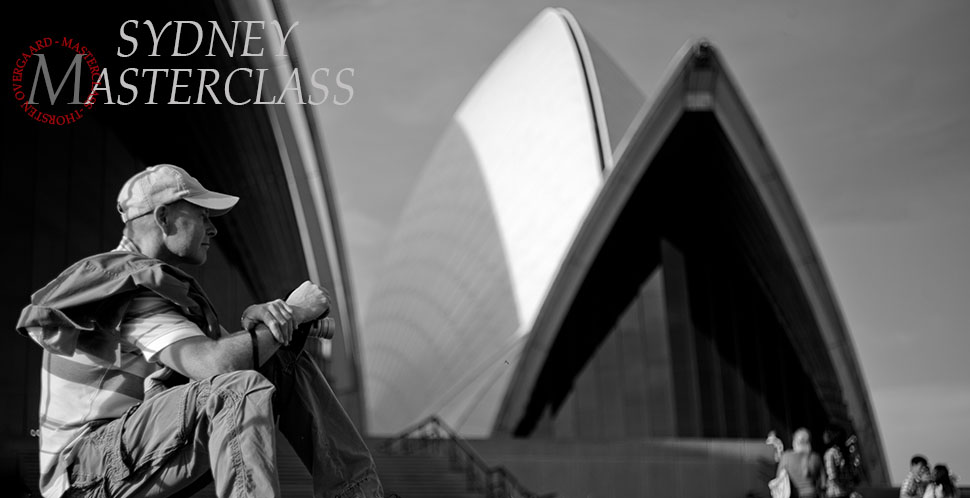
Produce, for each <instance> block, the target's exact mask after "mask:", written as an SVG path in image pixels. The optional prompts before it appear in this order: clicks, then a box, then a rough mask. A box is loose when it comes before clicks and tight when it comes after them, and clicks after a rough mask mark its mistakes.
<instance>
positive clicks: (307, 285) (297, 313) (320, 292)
mask: <svg viewBox="0 0 970 498" xmlns="http://www.w3.org/2000/svg"><path fill="white" fill-rule="evenodd" d="M286 304H288V305H289V306H290V308H291V309H292V311H293V318H294V319H295V321H296V323H297V324H301V323H306V322H309V321H312V320H316V319H317V318H319V317H321V316H323V314H324V313H326V312H327V311H330V296H329V295H328V294H327V291H326V289H324V288H323V287H320V286H319V285H317V284H315V283H313V282H310V281H309V280H307V281H306V282H303V283H302V284H300V286H299V287H297V288H296V290H295V291H293V292H292V293H290V296H289V297H287V298H286Z"/></svg>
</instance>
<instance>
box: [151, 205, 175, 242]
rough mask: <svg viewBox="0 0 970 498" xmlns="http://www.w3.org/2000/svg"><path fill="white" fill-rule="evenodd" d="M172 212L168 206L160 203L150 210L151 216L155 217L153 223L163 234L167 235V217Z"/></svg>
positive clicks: (169, 216) (168, 217)
mask: <svg viewBox="0 0 970 498" xmlns="http://www.w3.org/2000/svg"><path fill="white" fill-rule="evenodd" d="M171 215H172V212H171V210H170V209H169V208H168V206H165V205H162V206H158V207H156V208H155V211H154V212H152V216H153V217H154V219H155V225H156V226H158V229H159V230H161V231H162V233H163V234H165V235H168V231H169V230H168V227H169V219H170V218H171Z"/></svg>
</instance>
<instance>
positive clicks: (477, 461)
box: [380, 415, 558, 498]
mask: <svg viewBox="0 0 970 498" xmlns="http://www.w3.org/2000/svg"><path fill="white" fill-rule="evenodd" d="M439 431H440V432H444V435H445V436H447V437H446V438H443V439H448V440H450V441H451V442H452V443H453V444H454V446H455V447H457V448H458V449H459V450H461V452H462V453H463V454H464V455H465V458H466V461H467V462H469V463H471V464H472V465H473V466H474V467H475V469H477V470H478V471H479V472H480V473H481V474H483V475H484V476H485V480H486V482H485V493H486V496H487V497H488V498H508V497H511V496H516V497H522V498H556V497H557V496H558V495H557V494H556V493H555V492H552V493H546V494H542V495H540V494H537V493H533V492H532V491H530V490H529V489H528V488H526V487H525V486H523V485H522V483H520V482H519V480H518V479H516V477H515V476H514V475H513V474H512V473H511V472H509V470H508V469H506V468H505V467H504V466H501V465H499V466H495V467H491V466H489V465H488V463H486V462H485V459H484V458H482V457H481V455H479V454H478V452H477V451H475V449H474V448H472V447H471V446H470V445H469V444H468V442H467V441H465V440H464V439H463V438H462V437H461V436H459V435H458V432H456V431H455V430H454V429H452V428H451V427H450V426H449V425H448V424H446V423H445V422H444V421H443V420H441V419H440V418H438V416H437V415H431V416H429V417H428V418H426V419H424V420H422V421H421V422H418V423H417V424H414V425H413V426H411V427H410V428H408V429H406V430H404V431H403V432H401V433H400V434H398V435H397V436H396V437H393V438H391V439H389V440H387V441H385V442H384V443H383V444H381V446H380V449H381V450H382V451H384V452H388V453H390V452H392V451H393V448H394V447H395V446H397V445H399V444H400V443H402V442H403V441H405V440H413V439H415V437H413V436H415V435H416V436H418V437H417V439H422V440H437V439H442V437H441V435H440V434H439ZM468 470H469V471H471V470H472V469H470V468H469V469H468ZM473 477H474V476H473V475H472V474H471V473H470V472H469V475H468V479H469V481H471V480H472V479H473ZM469 484H471V482H469ZM509 488H511V489H509ZM510 491H514V492H515V494H514V495H513V494H511V493H510Z"/></svg>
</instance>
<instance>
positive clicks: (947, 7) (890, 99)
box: [286, 0, 970, 484]
mask: <svg viewBox="0 0 970 498" xmlns="http://www.w3.org/2000/svg"><path fill="white" fill-rule="evenodd" d="M286 6H287V9H288V14H289V18H290V21H291V22H292V21H298V22H299V25H298V27H297V28H296V30H295V33H296V34H295V35H294V36H295V37H296V42H297V43H298V44H299V49H300V54H299V57H300V58H301V63H302V65H303V67H304V68H308V69H312V68H318V67H329V68H331V69H332V71H336V70H339V69H340V68H353V69H354V75H353V77H352V78H348V79H347V80H348V81H349V82H350V83H351V84H352V85H353V88H354V96H353V99H352V101H351V102H350V103H349V104H347V105H345V106H336V105H332V104H326V105H322V106H318V107H317V108H316V111H317V117H318V119H319V122H320V124H321V126H322V129H323V135H324V136H323V140H324V147H325V148H326V150H327V156H328V157H327V159H328V161H329V165H330V169H331V174H332V176H333V178H334V180H335V184H336V189H337V200H338V205H339V209H340V215H341V218H342V222H343V227H344V232H345V237H346V241H345V242H346V245H347V248H348V252H349V256H350V265H351V271H352V276H353V278H354V283H355V285H356V289H355V291H356V295H357V302H358V304H359V309H358V311H359V312H360V315H361V316H363V312H364V311H365V310H366V306H367V298H368V295H369V293H370V292H371V290H372V289H373V288H374V285H375V282H376V280H377V279H378V278H379V275H378V274H377V269H378V268H379V265H380V263H381V261H382V259H383V257H384V255H385V254H386V252H387V251H388V250H392V249H391V248H388V247H386V243H387V240H388V237H389V235H390V232H391V230H392V229H393V227H394V225H395V224H396V223H397V217H398V213H400V212H401V210H402V208H403V205H404V203H405V202H406V200H407V197H408V195H409V193H410V191H411V188H412V186H413V185H414V182H415V181H416V179H417V177H418V175H419V174H420V172H421V169H422V167H423V165H424V164H425V162H426V161H427V159H428V157H429V155H430V153H431V150H432V148H433V147H434V145H435V143H436V141H437V139H438V137H439V136H440V135H441V133H442V132H443V131H444V129H445V127H446V125H447V123H448V121H449V119H450V117H451V116H452V114H453V113H454V111H455V110H456V109H457V107H458V106H459V104H460V103H461V101H462V99H463V98H464V96H465V95H466V94H467V92H468V91H469V90H470V89H471V88H472V85H473V84H474V83H475V82H476V81H477V80H478V78H479V77H480V76H481V75H482V73H483V72H484V71H485V69H486V68H487V67H488V65H489V64H490V63H491V62H492V61H493V60H494V59H495V57H496V56H497V55H498V54H499V53H500V52H501V51H502V49H503V48H504V47H505V46H506V45H507V44H508V43H509V42H510V41H511V40H512V39H513V38H514V37H515V35H516V34H518V33H519V31H521V30H522V29H523V28H524V27H525V26H526V25H527V24H528V23H529V21H530V20H531V19H532V18H533V17H535V15H536V14H537V13H538V12H539V11H540V10H541V9H542V8H543V7H549V6H560V7H566V8H568V9H569V10H570V11H572V13H573V14H574V15H575V16H576V18H577V19H578V21H579V22H580V24H581V25H582V26H583V27H584V29H585V31H586V32H587V34H588V35H590V36H592V37H593V38H595V39H596V40H597V41H598V42H599V43H600V44H601V46H602V47H603V48H604V49H605V50H606V51H607V52H608V53H609V54H610V55H611V56H612V57H613V58H614V59H615V60H616V61H617V63H618V64H619V65H620V67H621V68H623V69H624V70H625V71H626V72H627V73H628V74H629V75H630V77H631V78H632V80H633V81H634V82H636V83H637V84H638V85H639V86H640V87H641V89H642V90H643V91H644V93H645V94H646V95H647V96H648V98H649V97H651V96H653V95H654V94H655V93H656V90H657V88H658V86H659V85H660V84H661V77H662V75H663V72H664V70H665V69H666V67H667V65H668V64H669V63H670V61H671V59H672V58H673V57H674V55H675V53H676V52H677V50H678V49H679V48H680V47H681V46H682V45H683V44H684V43H685V42H686V41H687V40H689V39H691V38H692V37H701V36H703V37H707V38H709V39H710V40H711V41H712V42H713V43H714V45H715V46H717V47H718V48H719V49H720V51H721V53H722V55H723V56H724V58H725V59H726V61H727V64H728V66H729V68H730V69H731V71H732V72H733V74H734V76H735V79H736V80H737V82H738V84H739V86H740V87H741V90H742V92H743V93H744V94H745V96H746V98H747V99H748V102H749V104H750V106H751V108H752V111H753V113H754V114H755V117H756V119H757V120H758V121H759V123H760V124H761V126H762V128H763V129H764V132H765V134H766V135H767V137H766V138H767V141H768V143H769V146H770V147H771V148H772V149H773V150H774V152H775V154H776V156H777V157H778V159H779V162H780V164H781V168H782V170H783V172H784V174H785V175H786V176H787V178H788V180H789V184H790V186H791V188H792V190H793V193H794V196H795V198H796V201H797V202H798V204H799V206H800V207H801V209H802V211H803V214H804V215H805V218H806V221H807V223H808V226H809V229H810V231H811V232H812V234H813V235H814V237H815V241H816V243H817V245H818V249H819V251H820V252H821V257H822V260H823V263H824V266H825V267H826V268H827V270H828V273H829V276H830V278H831V281H832V284H833V286H834V288H835V293H836V295H837V297H838V298H839V300H840V302H841V305H842V310H843V312H844V314H845V317H846V320H847V322H848V326H849V329H850V332H851V334H852V337H853V339H854V341H855V344H856V348H857V350H858V353H859V357H860V359H861V362H862V367H863V370H864V373H865V377H866V380H867V382H868V385H869V388H870V392H871V396H872V400H873V402H874V405H875V410H876V416H877V419H878V422H879V424H880V429H881V432H882V436H883V442H884V444H885V447H886V450H887V453H888V455H887V456H888V458H889V465H890V467H891V469H892V474H893V480H894V481H896V482H897V483H898V482H899V481H900V480H901V479H902V477H903V476H904V475H905V472H906V471H907V470H908V460H909V457H910V456H911V455H912V454H913V453H914V452H922V453H925V454H926V455H927V456H928V457H929V459H930V461H931V462H939V461H943V462H947V463H949V464H950V466H951V469H952V470H954V471H955V472H957V473H958V474H961V475H962V476H964V478H963V479H962V483H963V484H966V483H970V431H968V429H970V422H968V421H970V382H968V381H970V264H968V261H967V258H968V257H970V200H968V199H970V164H968V163H970V160H968V158H970V97H968V93H967V92H968V90H967V89H968V85H970V64H968V62H967V61H968V59H970V58H968V56H967V50H968V47H970V34H968V33H970V2H966V1H952V2H932V1H922V0H921V1H885V0H879V1H859V0H853V1H846V0H839V1H814V2H780V1H723V0H722V1H712V2H697V1H684V0H670V1H666V0H665V1H660V2H622V1H609V2H606V1H603V2H579V1H562V2H559V3H545V2H539V1H523V0H509V1H502V2H495V1H490V2H485V1H480V2H471V1H456V0H436V1H432V0H417V1H409V2H384V1H376V2H366V1H359V0H353V1H350V0H348V1H346V2H325V3H318V2H315V1H310V0H288V1H287V2H286ZM342 96H343V94H342V95H341V97H342ZM766 430H767V428H766Z"/></svg>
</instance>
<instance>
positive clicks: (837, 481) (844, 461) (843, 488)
mask: <svg viewBox="0 0 970 498" xmlns="http://www.w3.org/2000/svg"><path fill="white" fill-rule="evenodd" d="M822 441H823V442H824V443H825V446H826V447H827V449H826V450H825V456H823V457H822V460H823V461H824V463H825V496H826V498H847V497H849V496H851V495H852V493H853V492H854V491H855V484H856V483H855V482H854V481H855V479H854V478H853V477H852V476H853V472H852V468H851V466H852V465H853V463H852V462H850V461H849V459H848V456H849V452H848V451H847V449H846V447H845V432H843V431H842V430H841V429H839V428H837V427H832V428H829V429H827V430H826V431H825V433H824V434H823V435H822Z"/></svg>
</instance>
